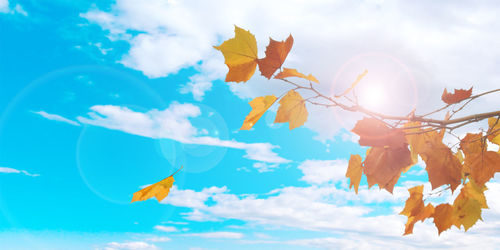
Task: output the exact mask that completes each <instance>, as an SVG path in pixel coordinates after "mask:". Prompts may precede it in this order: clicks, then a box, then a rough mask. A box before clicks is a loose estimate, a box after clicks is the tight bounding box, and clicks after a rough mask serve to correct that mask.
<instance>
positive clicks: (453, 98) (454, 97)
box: [441, 87, 472, 104]
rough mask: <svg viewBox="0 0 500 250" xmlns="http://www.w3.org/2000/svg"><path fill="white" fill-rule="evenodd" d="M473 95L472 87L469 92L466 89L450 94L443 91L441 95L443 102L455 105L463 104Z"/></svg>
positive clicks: (456, 90)
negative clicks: (462, 102)
mask: <svg viewBox="0 0 500 250" xmlns="http://www.w3.org/2000/svg"><path fill="white" fill-rule="evenodd" d="M471 95H472V87H471V88H470V89H469V90H465V89H455V92H454V93H453V94H452V93H448V91H447V90H446V89H444V91H443V95H441V100H443V102H445V103H446V104H453V103H458V102H461V101H463V100H465V99H467V98H469V97H470V96H471Z"/></svg>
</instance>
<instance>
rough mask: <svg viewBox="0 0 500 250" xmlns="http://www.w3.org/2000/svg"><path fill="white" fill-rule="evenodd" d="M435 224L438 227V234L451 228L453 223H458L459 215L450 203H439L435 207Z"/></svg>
mask: <svg viewBox="0 0 500 250" xmlns="http://www.w3.org/2000/svg"><path fill="white" fill-rule="evenodd" d="M432 217H433V218H434V225H436V228H437V229H438V234H441V233H442V232H443V231H446V230H448V229H450V228H451V226H452V225H455V224H457V222H458V217H457V216H456V214H455V210H454V208H453V206H452V205H450V204H447V203H446V204H439V205H438V206H437V207H436V208H435V209H434V215H433V216H432Z"/></svg>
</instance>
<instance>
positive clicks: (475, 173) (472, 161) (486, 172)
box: [460, 133, 500, 185]
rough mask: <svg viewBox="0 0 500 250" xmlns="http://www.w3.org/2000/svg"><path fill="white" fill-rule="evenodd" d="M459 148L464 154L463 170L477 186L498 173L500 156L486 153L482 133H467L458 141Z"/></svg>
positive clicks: (495, 153) (490, 152)
mask: <svg viewBox="0 0 500 250" xmlns="http://www.w3.org/2000/svg"><path fill="white" fill-rule="evenodd" d="M460 148H461V149H462V151H463V152H464V154H465V164H464V168H465V169H466V170H467V171H469V172H468V173H469V174H470V177H471V178H472V179H474V181H475V182H476V183H477V184H478V185H483V184H485V183H486V182H488V181H489V180H490V179H491V178H493V176H494V175H495V173H496V172H500V155H499V154H498V153H497V152H493V151H486V143H485V142H484V141H483V136H482V133H478V134H471V133H468V134H467V135H466V136H465V137H464V138H463V139H462V140H461V141H460Z"/></svg>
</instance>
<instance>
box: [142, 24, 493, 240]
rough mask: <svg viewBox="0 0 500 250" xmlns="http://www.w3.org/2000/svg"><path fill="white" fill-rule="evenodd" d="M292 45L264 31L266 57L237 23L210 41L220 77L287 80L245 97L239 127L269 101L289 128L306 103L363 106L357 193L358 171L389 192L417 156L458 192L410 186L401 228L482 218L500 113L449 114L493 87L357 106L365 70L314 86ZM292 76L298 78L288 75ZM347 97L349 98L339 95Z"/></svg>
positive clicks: (150, 192)
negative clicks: (403, 110) (222, 70)
mask: <svg viewBox="0 0 500 250" xmlns="http://www.w3.org/2000/svg"><path fill="white" fill-rule="evenodd" d="M292 46H293V37H292V36H291V35H290V36H289V37H288V38H287V39H286V40H285V41H276V40H273V39H270V41H269V45H268V46H267V48H266V51H265V57H264V58H258V53H257V52H258V51H257V41H256V39H255V37H254V35H253V34H251V33H250V32H249V31H246V30H244V29H242V28H239V27H237V26H235V36H234V38H231V39H229V40H227V41H225V42H223V43H222V44H221V45H219V46H214V48H215V49H217V50H219V51H220V52H221V53H222V55H223V56H224V59H225V64H226V65H227V67H228V68H229V71H228V73H227V75H226V82H246V81H248V80H249V79H250V78H251V77H252V76H253V75H254V73H255V71H256V68H257V67H258V69H259V71H260V73H261V74H262V75H263V76H264V77H266V78H268V79H271V78H274V79H277V80H281V81H284V82H286V83H289V84H290V86H291V89H290V90H288V91H287V92H286V93H283V94H281V93H277V94H276V95H268V96H261V97H257V98H255V99H253V100H252V101H250V103H249V104H250V107H251V108H252V110H251V112H250V113H249V114H248V115H247V116H246V117H245V119H244V121H243V124H242V126H241V128H240V129H242V130H249V129H251V128H252V127H253V126H254V125H255V124H256V123H257V122H258V120H259V119H260V118H261V117H262V115H263V114H264V113H265V112H266V111H267V110H268V109H269V108H270V107H271V106H272V105H278V111H277V114H276V118H275V120H274V122H275V123H288V126H289V129H290V130H291V129H294V128H297V127H300V126H302V125H304V123H305V122H306V121H307V119H308V115H309V113H308V110H307V106H306V104H307V105H318V106H324V107H337V108H340V109H343V110H346V111H351V112H358V113H362V114H364V115H366V117H365V118H363V119H362V120H359V121H358V122H357V123H356V125H355V126H354V128H353V129H352V132H353V133H355V134H357V135H359V138H360V139H359V144H360V145H361V146H367V147H369V148H368V150H367V151H366V155H365V157H364V159H363V158H362V156H360V155H351V158H350V159H349V165H348V168H347V173H346V177H348V178H349V179H350V188H352V187H354V191H355V192H356V193H357V192H358V187H359V184H360V181H361V178H362V175H363V174H364V175H365V176H366V178H367V182H368V186H369V187H372V186H374V185H378V186H379V188H381V189H385V190H387V191H388V192H390V193H392V191H393V189H394V186H395V185H396V183H397V182H398V179H399V178H400V176H401V174H402V173H404V172H406V171H408V170H409V169H410V168H411V167H412V166H413V165H415V164H416V163H417V162H419V159H421V162H423V164H425V170H426V171H427V175H428V179H429V182H430V185H431V187H432V189H433V190H435V189H438V190H436V191H438V192H444V191H446V190H448V189H449V190H450V191H451V192H459V194H458V196H457V197H456V199H455V200H454V201H453V203H451V204H449V203H443V204H431V203H427V204H426V203H425V199H424V196H425V195H426V194H424V193H423V187H424V186H423V185H420V186H416V187H412V188H409V189H408V191H409V198H408V199H407V201H406V204H405V207H404V209H403V211H401V213H400V214H401V215H404V216H406V217H407V218H408V220H407V223H406V226H405V229H404V234H405V235H406V234H411V233H412V232H413V227H414V225H415V223H416V222H419V221H424V220H426V219H431V218H432V219H433V222H434V224H435V226H436V228H437V230H438V233H439V234H441V233H442V232H443V231H445V230H447V229H449V228H451V227H452V226H456V227H457V228H461V227H462V226H463V228H464V229H465V231H467V230H468V229H469V228H470V227H472V226H473V225H474V224H475V223H476V222H477V220H479V219H481V220H482V218H481V211H482V209H484V208H488V205H487V203H486V198H485V196H484V191H485V190H486V186H485V184H486V183H487V182H488V181H489V180H490V179H491V178H493V176H494V174H495V173H496V172H500V154H499V153H498V152H496V151H488V150H487V144H488V143H493V144H497V145H500V122H499V118H498V117H499V115H500V113H499V112H489V113H482V114H476V115H474V116H468V117H461V118H456V119H452V118H453V116H454V115H455V114H456V113H457V112H458V111H460V110H461V109H462V108H463V107H465V105H467V104H468V103H469V102H470V101H472V100H473V99H475V98H478V97H480V96H482V95H484V94H488V93H491V92H493V91H490V92H487V93H482V94H478V95H475V96H473V95H472V88H470V89H469V90H462V89H455V90H454V92H453V93H449V92H447V90H446V89H445V90H444V92H443V94H442V98H441V99H442V101H443V102H444V106H443V107H442V108H439V109H437V110H436V111H433V112H431V113H428V114H425V115H416V114H415V111H413V112H411V113H410V114H409V115H407V116H400V117H398V116H388V115H385V114H380V113H376V112H373V111H370V110H368V109H366V108H364V107H361V106H360V105H359V104H358V103H357V102H356V101H353V100H356V98H347V95H355V94H354V93H353V90H354V89H355V88H356V87H359V86H358V83H359V82H360V81H362V79H363V77H364V76H365V75H366V74H367V73H368V72H367V71H365V72H363V73H361V74H360V75H359V76H358V78H357V79H355V81H354V82H353V83H352V84H351V86H350V87H349V88H348V89H346V90H345V91H344V92H342V93H341V94H339V95H333V96H332V95H330V96H329V95H324V94H322V93H320V92H319V91H318V90H316V89H315V88H314V84H319V83H320V82H319V81H318V80H317V79H316V78H315V77H314V76H312V75H311V74H308V75H306V74H303V73H301V72H299V71H298V70H296V69H291V68H286V67H283V64H284V62H285V60H286V58H287V55H288V54H289V52H290V50H291V48H292ZM296 79H299V81H300V82H298V83H297V82H294V80H296ZM302 92H309V94H312V97H308V98H304V97H303V96H302V95H301V93H302ZM277 96H279V97H277ZM345 100H348V101H349V102H348V103H345ZM453 105H462V106H459V108H458V109H455V110H454V111H453V112H452V113H451V114H449V113H448V114H447V115H446V116H445V117H444V119H443V120H436V119H431V118H427V117H428V116H429V115H431V114H434V113H437V112H440V111H443V110H446V109H447V108H449V107H450V106H453ZM482 119H488V124H489V128H488V131H486V132H480V133H468V134H467V135H466V136H465V137H464V138H461V139H460V143H459V145H458V147H456V146H453V145H452V146H448V145H447V144H445V143H444V142H443V138H444V136H445V133H450V134H451V132H452V131H453V129H456V128H458V127H462V126H465V125H467V124H470V123H472V122H476V121H479V120H482ZM332 171H335V170H332ZM169 178H171V179H169ZM172 183H173V177H172V176H170V177H168V178H167V179H165V180H163V181H161V182H159V183H157V184H154V185H152V186H149V187H148V188H146V189H147V190H146V189H143V190H141V191H139V192H137V193H136V194H134V199H133V201H136V200H144V199H148V198H151V197H153V196H156V197H157V198H158V200H161V199H162V198H164V196H166V194H168V189H169V188H170V187H171V186H172ZM155 185H156V186H155ZM457 189H458V190H457ZM155 190H161V192H160V191H155ZM165 190H166V192H165ZM158 192H159V193H160V194H159V195H158V194H157V193H158Z"/></svg>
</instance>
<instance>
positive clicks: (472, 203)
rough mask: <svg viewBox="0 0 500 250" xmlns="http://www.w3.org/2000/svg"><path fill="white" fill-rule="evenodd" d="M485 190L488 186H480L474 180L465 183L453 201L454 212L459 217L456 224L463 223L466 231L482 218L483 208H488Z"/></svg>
mask: <svg viewBox="0 0 500 250" xmlns="http://www.w3.org/2000/svg"><path fill="white" fill-rule="evenodd" d="M484 190H486V187H484V186H479V185H477V184H475V183H474V181H469V182H468V183H467V184H465V185H464V187H463V188H462V190H460V194H458V196H457V198H456V199H455V201H454V202H453V208H454V212H455V214H456V216H457V217H458V219H457V223H456V224H455V226H457V227H459V226H460V225H463V226H464V228H465V231H467V230H468V229H469V228H470V227H472V226H473V225H474V224H476V222H477V220H479V219H480V220H482V218H481V209H482V208H488V205H487V204H486V198H485V196H484Z"/></svg>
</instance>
